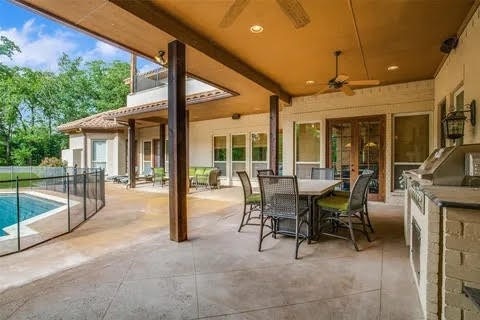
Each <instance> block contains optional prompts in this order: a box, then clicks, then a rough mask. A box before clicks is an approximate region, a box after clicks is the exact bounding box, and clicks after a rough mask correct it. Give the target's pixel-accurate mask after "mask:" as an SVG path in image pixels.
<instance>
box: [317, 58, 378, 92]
mask: <svg viewBox="0 0 480 320" xmlns="http://www.w3.org/2000/svg"><path fill="white" fill-rule="evenodd" d="M333 54H334V55H335V77H334V78H332V79H330V81H328V82H327V83H325V84H326V85H327V86H326V87H325V88H323V89H322V90H320V91H319V93H323V92H325V91H328V90H338V89H340V90H342V91H343V93H345V94H346V95H347V96H353V95H354V94H355V92H354V91H353V90H352V88H351V86H378V85H379V84H380V80H355V81H348V79H349V76H347V75H345V74H338V57H339V56H340V55H341V54H342V51H340V50H337V51H335V52H334V53H333Z"/></svg>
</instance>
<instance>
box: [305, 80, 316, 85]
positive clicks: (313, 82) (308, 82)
mask: <svg viewBox="0 0 480 320" xmlns="http://www.w3.org/2000/svg"><path fill="white" fill-rule="evenodd" d="M305 84H307V85H312V84H315V80H307V81H305Z"/></svg>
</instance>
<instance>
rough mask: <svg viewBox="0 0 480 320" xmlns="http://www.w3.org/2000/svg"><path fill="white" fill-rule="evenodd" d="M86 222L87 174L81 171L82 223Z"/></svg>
mask: <svg viewBox="0 0 480 320" xmlns="http://www.w3.org/2000/svg"><path fill="white" fill-rule="evenodd" d="M85 220H87V172H86V171H85V170H84V171H83V221H85Z"/></svg>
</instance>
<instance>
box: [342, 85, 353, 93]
mask: <svg viewBox="0 0 480 320" xmlns="http://www.w3.org/2000/svg"><path fill="white" fill-rule="evenodd" d="M340 90H342V91H343V93H345V94H346V95H347V96H353V95H354V94H355V92H354V91H353V90H352V88H350V87H349V86H347V85H343V86H341V87H340Z"/></svg>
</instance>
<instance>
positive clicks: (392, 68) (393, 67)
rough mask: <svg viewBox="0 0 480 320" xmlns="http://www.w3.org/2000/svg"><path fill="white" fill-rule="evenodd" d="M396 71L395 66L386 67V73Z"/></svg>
mask: <svg viewBox="0 0 480 320" xmlns="http://www.w3.org/2000/svg"><path fill="white" fill-rule="evenodd" d="M397 69H398V66H395V65H393V66H388V68H387V70H388V71H394V70H397Z"/></svg>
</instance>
